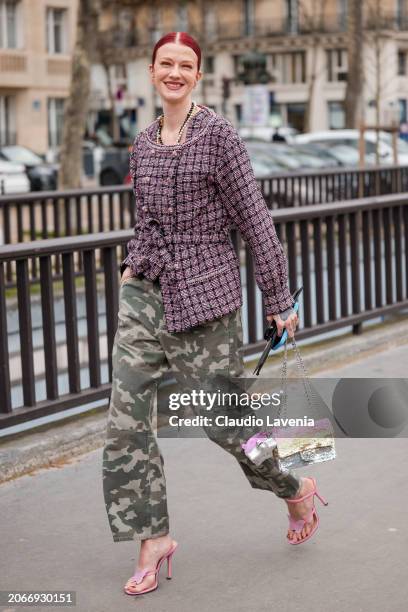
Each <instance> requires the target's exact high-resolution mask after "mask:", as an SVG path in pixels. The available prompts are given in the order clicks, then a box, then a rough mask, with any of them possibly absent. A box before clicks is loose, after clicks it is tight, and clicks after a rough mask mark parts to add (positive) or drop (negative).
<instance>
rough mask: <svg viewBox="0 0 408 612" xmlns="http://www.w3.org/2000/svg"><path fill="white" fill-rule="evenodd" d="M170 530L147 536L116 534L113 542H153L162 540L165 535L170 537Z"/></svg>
mask: <svg viewBox="0 0 408 612" xmlns="http://www.w3.org/2000/svg"><path fill="white" fill-rule="evenodd" d="M168 533H169V530H167V531H161V532H159V533H152V534H146V533H136V532H135V533H133V534H129V533H124V534H120V533H118V534H115V535H113V536H112V537H113V541H114V542H131V541H133V540H139V541H140V540H153V539H154V538H161V537H163V536H165V535H168Z"/></svg>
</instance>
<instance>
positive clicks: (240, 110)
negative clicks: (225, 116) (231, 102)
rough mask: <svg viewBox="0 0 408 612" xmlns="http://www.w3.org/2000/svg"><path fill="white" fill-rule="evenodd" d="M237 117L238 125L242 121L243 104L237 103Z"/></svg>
mask: <svg viewBox="0 0 408 612" xmlns="http://www.w3.org/2000/svg"><path fill="white" fill-rule="evenodd" d="M235 118H236V122H237V124H238V125H241V122H242V104H235Z"/></svg>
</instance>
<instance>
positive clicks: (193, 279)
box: [186, 262, 231, 285]
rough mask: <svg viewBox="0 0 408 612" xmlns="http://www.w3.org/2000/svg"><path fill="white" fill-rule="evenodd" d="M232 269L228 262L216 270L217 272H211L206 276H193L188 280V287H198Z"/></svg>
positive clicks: (205, 274)
mask: <svg viewBox="0 0 408 612" xmlns="http://www.w3.org/2000/svg"><path fill="white" fill-rule="evenodd" d="M230 269H231V263H230V262H227V263H225V264H223V265H222V266H219V267H218V268H215V270H211V271H210V272H206V273H204V274H199V275H197V276H192V277H191V278H188V279H187V280H186V285H196V284H197V283H200V282H203V281H208V280H211V279H212V278H214V277H215V276H219V275H220V274H223V273H224V272H226V271H227V270H230Z"/></svg>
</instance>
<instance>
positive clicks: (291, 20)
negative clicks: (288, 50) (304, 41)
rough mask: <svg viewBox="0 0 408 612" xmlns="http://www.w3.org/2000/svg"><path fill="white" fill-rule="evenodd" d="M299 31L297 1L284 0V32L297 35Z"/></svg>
mask: <svg viewBox="0 0 408 612" xmlns="http://www.w3.org/2000/svg"><path fill="white" fill-rule="evenodd" d="M298 30H299V0H286V31H287V32H288V33H289V34H297V33H298Z"/></svg>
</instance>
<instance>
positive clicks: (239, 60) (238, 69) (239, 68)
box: [232, 55, 244, 78]
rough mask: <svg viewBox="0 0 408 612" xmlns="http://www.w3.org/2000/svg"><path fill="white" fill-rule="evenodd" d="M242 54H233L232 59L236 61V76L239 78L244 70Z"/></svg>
mask: <svg viewBox="0 0 408 612" xmlns="http://www.w3.org/2000/svg"><path fill="white" fill-rule="evenodd" d="M242 57H243V56H242V55H233V56H232V61H233V63H234V77H235V78H237V77H238V75H239V74H240V73H241V72H242V71H243V70H244V67H243V64H242Z"/></svg>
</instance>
